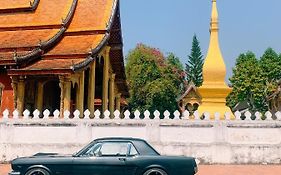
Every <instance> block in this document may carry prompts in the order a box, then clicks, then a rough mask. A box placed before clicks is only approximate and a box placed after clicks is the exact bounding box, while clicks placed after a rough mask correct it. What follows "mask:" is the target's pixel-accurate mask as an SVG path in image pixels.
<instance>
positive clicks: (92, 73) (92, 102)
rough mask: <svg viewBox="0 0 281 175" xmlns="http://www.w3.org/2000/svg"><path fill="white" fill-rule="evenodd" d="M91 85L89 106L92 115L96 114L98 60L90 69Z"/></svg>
mask: <svg viewBox="0 0 281 175" xmlns="http://www.w3.org/2000/svg"><path fill="white" fill-rule="evenodd" d="M89 74H90V75H89V86H88V108H89V110H90V112H91V116H94V111H95V86H96V82H95V80H96V60H94V62H93V63H92V65H91V67H90V71H89Z"/></svg>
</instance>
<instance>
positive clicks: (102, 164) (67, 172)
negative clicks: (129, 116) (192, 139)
mask: <svg viewBox="0 0 281 175" xmlns="http://www.w3.org/2000/svg"><path fill="white" fill-rule="evenodd" d="M11 166H12V170H13V171H12V172H10V173H9V175H194V174H196V173H197V165H196V162H195V159H194V158H192V157H184V156H161V155H160V154H159V153H158V152H157V151H156V150H155V149H154V148H153V147H152V146H151V145H149V144H148V143H147V142H146V141H145V140H142V139H138V138H101V139H96V140H94V141H93V142H91V143H90V144H88V145H87V146H86V147H84V148H83V149H82V150H81V151H79V152H78V153H75V154H73V155H59V154H57V153H37V154H35V155H34V156H31V157H23V158H17V159H15V160H13V161H12V163H11Z"/></svg>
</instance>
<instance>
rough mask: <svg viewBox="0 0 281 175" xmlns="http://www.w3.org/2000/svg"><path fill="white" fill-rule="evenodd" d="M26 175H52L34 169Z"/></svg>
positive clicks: (42, 170)
mask: <svg viewBox="0 0 281 175" xmlns="http://www.w3.org/2000/svg"><path fill="white" fill-rule="evenodd" d="M25 175H50V173H49V172H48V171H47V170H45V169H42V168H33V169H31V170H28V171H27V172H26V173H25Z"/></svg>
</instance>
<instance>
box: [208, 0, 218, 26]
mask: <svg viewBox="0 0 281 175" xmlns="http://www.w3.org/2000/svg"><path fill="white" fill-rule="evenodd" d="M212 3H213V8H212V17H211V26H210V32H211V31H218V29H219V26H218V24H219V22H218V10H217V0H212Z"/></svg>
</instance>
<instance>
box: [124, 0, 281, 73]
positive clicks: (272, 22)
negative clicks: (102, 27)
mask: <svg viewBox="0 0 281 175" xmlns="http://www.w3.org/2000/svg"><path fill="white" fill-rule="evenodd" d="M217 5H218V11H219V22H220V23H219V26H220V34H219V37H220V46H221V51H222V54H223V56H224V60H225V63H226V66H227V78H228V77H229V76H231V74H232V67H233V66H234V65H235V60H236V58H237V56H238V55H239V54H240V53H242V52H246V51H248V50H250V51H253V52H254V53H255V54H256V55H257V57H260V56H261V55H262V54H263V52H264V50H265V49H266V48H268V47H272V48H273V49H274V50H275V51H276V52H278V53H280V52H281V10H280V9H281V0H217ZM210 14H211V0H121V20H122V32H123V41H124V54H125V55H127V53H128V51H129V50H130V49H133V48H134V47H135V46H136V44H137V43H144V44H147V45H149V46H152V47H156V48H159V49H160V50H161V51H163V52H164V53H168V52H173V53H175V54H176V55H177V56H178V57H180V59H181V61H182V63H186V62H187V55H189V54H190V49H191V42H192V37H193V35H194V34H196V35H197V37H198V39H199V41H200V46H201V49H202V53H203V54H204V56H205V55H206V52H207V49H208V45H209V23H210Z"/></svg>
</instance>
